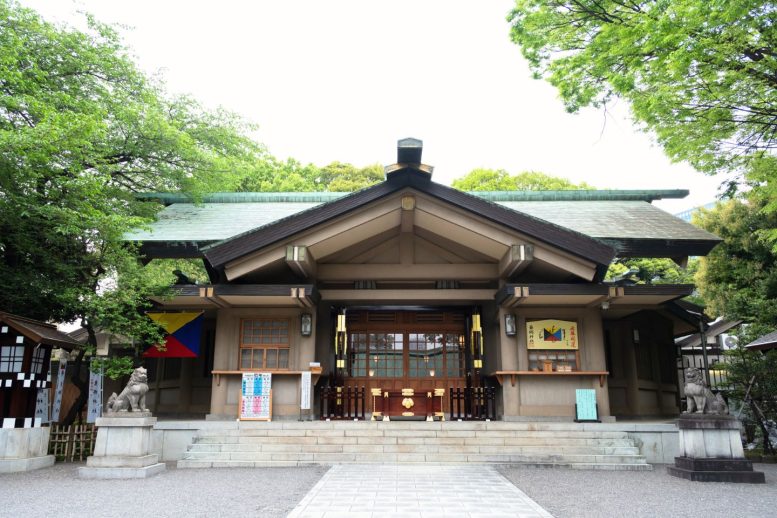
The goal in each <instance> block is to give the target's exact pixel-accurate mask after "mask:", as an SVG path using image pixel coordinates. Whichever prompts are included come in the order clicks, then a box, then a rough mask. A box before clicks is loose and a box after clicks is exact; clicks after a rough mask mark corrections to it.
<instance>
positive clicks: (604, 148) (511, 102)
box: [22, 0, 722, 212]
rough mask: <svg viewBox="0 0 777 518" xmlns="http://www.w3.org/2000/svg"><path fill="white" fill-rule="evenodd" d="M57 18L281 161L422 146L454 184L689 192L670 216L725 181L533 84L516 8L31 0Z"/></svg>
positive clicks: (371, 156) (618, 122)
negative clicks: (111, 31)
mask: <svg viewBox="0 0 777 518" xmlns="http://www.w3.org/2000/svg"><path fill="white" fill-rule="evenodd" d="M22 3H23V4H24V5H26V6H28V7H32V8H34V9H36V10H37V11H38V12H40V13H41V14H42V15H43V16H44V17H45V18H46V19H48V20H50V21H66V22H69V23H74V20H75V18H74V16H75V12H76V11H77V10H86V11H88V12H91V13H93V14H95V15H96V16H97V18H98V19H100V20H101V21H104V22H113V23H120V24H122V25H125V26H127V27H128V28H127V29H126V30H122V31H121V32H122V34H123V35H124V38H125V42H126V43H127V44H128V46H129V47H131V48H132V49H133V52H134V54H135V55H136V57H137V61H138V63H139V64H140V66H141V67H142V68H143V69H144V70H146V71H147V72H149V73H152V74H156V73H159V72H161V73H162V74H163V76H164V77H165V79H166V82H167V85H168V89H169V91H171V92H175V93H188V94H191V95H193V96H194V97H195V98H197V99H198V100H200V101H201V102H202V103H204V104H205V105H206V106H209V107H215V106H218V105H222V106H224V107H225V108H227V109H230V110H232V111H235V112H237V113H240V114H241V115H243V116H244V117H245V118H246V119H248V120H250V121H253V122H256V123H258V124H259V125H260V130H259V131H258V132H257V134H256V138H257V140H259V141H261V142H264V143H265V144H266V145H267V146H268V148H269V150H270V152H271V153H273V154H274V155H276V156H278V157H279V158H282V159H283V158H286V157H294V158H296V159H297V160H300V161H301V162H304V163H307V162H313V163H315V164H317V165H325V164H327V163H329V162H332V161H335V160H338V161H341V162H350V163H353V164H355V165H357V166H362V165H367V164H372V163H375V162H378V163H381V164H383V165H386V164H390V163H393V162H395V161H396V160H395V159H396V141H397V140H398V139H400V138H404V137H415V138H420V139H421V140H423V141H424V154H423V161H424V163H427V164H430V165H433V166H434V167H435V172H434V177H433V178H434V179H435V180H436V181H438V182H440V183H444V184H450V182H451V180H453V179H454V178H458V177H461V176H463V175H465V174H466V173H468V172H469V171H470V170H472V169H473V168H476V167H488V168H503V169H506V170H508V171H509V172H511V173H517V172H520V171H523V170H536V171H542V172H544V173H547V174H551V175H556V176H563V177H566V178H569V179H570V180H572V181H574V182H580V181H585V182H587V183H589V184H591V185H594V186H596V187H599V188H621V189H689V190H690V191H691V194H690V196H689V197H687V198H685V199H682V200H667V201H662V202H657V203H656V204H657V205H658V206H660V207H662V208H664V209H665V210H668V211H670V212H678V211H680V210H684V209H687V208H691V207H694V206H698V205H703V204H705V203H708V202H710V201H713V199H714V198H715V195H716V192H717V187H718V184H719V183H720V182H721V181H722V178H715V177H707V176H705V175H702V174H701V173H698V172H695V171H694V170H693V169H692V168H691V167H690V166H688V165H687V164H671V163H670V162H669V160H668V159H667V158H666V157H665V155H664V154H663V152H662V151H661V149H660V148H659V147H658V146H656V145H655V144H653V143H652V142H651V139H650V137H649V136H648V135H646V134H644V133H640V132H638V131H636V130H635V129H634V125H633V124H632V123H631V122H630V120H629V118H628V108H627V107H626V106H625V105H624V104H621V105H616V106H613V107H610V108H609V113H608V114H607V115H605V113H604V112H603V111H599V110H586V111H584V112H582V113H580V114H576V115H570V114H567V113H566V112H565V111H564V109H563V106H562V103H561V101H560V100H559V99H558V96H557V94H556V91H555V89H554V88H553V87H551V86H550V85H549V84H548V83H546V82H544V81H538V80H533V79H532V78H531V75H530V72H529V69H528V66H527V64H526V62H525V61H524V60H523V58H522V57H521V55H520V49H519V48H518V46H516V45H514V44H513V43H511V42H510V39H509V25H508V24H507V22H506V20H505V16H506V14H507V12H508V11H509V10H510V8H511V6H512V5H513V1H512V0H380V1H377V0H327V1H321V0H253V1H249V0H242V1H241V0H219V1H218V2H216V1H212V0H211V1H207V0H187V1H183V0H153V1H152V0H132V1H127V0H75V1H73V0H22Z"/></svg>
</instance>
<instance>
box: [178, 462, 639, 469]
mask: <svg viewBox="0 0 777 518" xmlns="http://www.w3.org/2000/svg"><path fill="white" fill-rule="evenodd" d="M317 464H319V463H315V462H308V461H247V460H246V461H239V460H234V461H207V460H179V461H178V468H184V469H192V468H264V467H292V466H312V465H317ZM401 464H402V465H414V464H424V465H427V466H428V465H441V466H445V465H461V464H467V463H466V462H405V463H401ZM493 464H498V463H493ZM521 467H525V468H537V469H552V468H565V469H576V470H607V471H653V466H651V465H650V464H602V463H594V464H592V463H568V464H564V463H558V462H552V463H551V462H524V463H521Z"/></svg>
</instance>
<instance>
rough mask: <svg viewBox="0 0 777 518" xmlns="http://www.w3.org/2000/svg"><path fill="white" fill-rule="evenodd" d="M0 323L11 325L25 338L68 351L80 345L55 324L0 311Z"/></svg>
mask: <svg viewBox="0 0 777 518" xmlns="http://www.w3.org/2000/svg"><path fill="white" fill-rule="evenodd" d="M0 323H2V324H5V325H7V326H8V327H11V328H12V329H13V330H14V331H16V332H17V333H20V334H21V335H23V336H24V337H25V338H27V339H29V340H31V341H33V342H36V343H39V344H44V345H50V346H52V347H61V348H63V349H67V350H68V351H70V350H72V349H74V348H76V347H78V346H80V345H81V344H80V343H79V342H78V341H76V340H74V339H73V338H71V337H70V336H68V335H67V334H66V333H63V332H62V331H59V330H58V329H57V327H56V326H54V325H52V324H47V323H46V322H41V321H40V320H33V319H31V318H25V317H20V316H18V315H12V314H11V313H5V312H2V311H0Z"/></svg>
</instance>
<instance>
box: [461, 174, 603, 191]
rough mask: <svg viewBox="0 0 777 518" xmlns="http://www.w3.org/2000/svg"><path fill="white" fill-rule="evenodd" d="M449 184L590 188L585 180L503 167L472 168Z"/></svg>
mask: <svg viewBox="0 0 777 518" xmlns="http://www.w3.org/2000/svg"><path fill="white" fill-rule="evenodd" d="M451 186H452V187H453V188H454V189H459V190H460V191H573V190H579V189H586V190H591V189H594V187H591V186H590V185H588V184H587V183H585V182H581V183H580V184H574V183H572V182H570V181H569V180H567V179H566V178H561V177H558V176H550V175H547V174H545V173H540V172H537V171H524V172H522V173H518V174H514V175H511V174H510V173H508V172H507V171H505V170H504V169H481V168H478V169H473V170H472V171H470V172H469V173H467V174H466V175H465V176H462V177H461V178H457V179H455V180H453V182H452V183H451Z"/></svg>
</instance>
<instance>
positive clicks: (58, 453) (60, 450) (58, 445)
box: [49, 424, 97, 462]
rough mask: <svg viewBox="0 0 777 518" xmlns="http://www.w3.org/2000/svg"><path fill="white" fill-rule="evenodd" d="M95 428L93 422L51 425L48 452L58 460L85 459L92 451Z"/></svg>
mask: <svg viewBox="0 0 777 518" xmlns="http://www.w3.org/2000/svg"><path fill="white" fill-rule="evenodd" d="M96 438H97V428H96V427H95V426H94V425H93V424H74V425H71V426H63V425H59V424H52V425H51V435H50V437H49V453H50V454H51V455H54V457H55V458H56V459H57V461H59V462H73V461H80V460H85V459H86V458H87V457H89V456H90V455H92V453H93V452H94V441H95V439H96Z"/></svg>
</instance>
